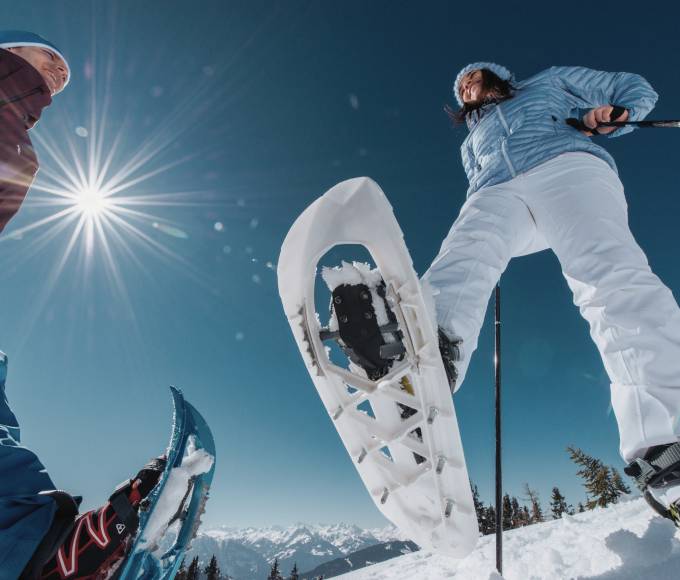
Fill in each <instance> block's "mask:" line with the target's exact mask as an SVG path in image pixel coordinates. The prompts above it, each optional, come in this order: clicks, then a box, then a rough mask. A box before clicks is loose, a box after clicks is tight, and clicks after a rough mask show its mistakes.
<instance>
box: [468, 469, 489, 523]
mask: <svg viewBox="0 0 680 580" xmlns="http://www.w3.org/2000/svg"><path fill="white" fill-rule="evenodd" d="M470 487H471V489H472V503H473V504H474V506H475V513H476V514H477V525H478V526H479V531H480V532H482V534H484V533H485V532H484V529H485V527H486V522H485V519H486V509H485V507H484V504H483V503H482V500H481V499H479V488H478V487H477V486H476V485H474V484H473V483H472V482H470Z"/></svg>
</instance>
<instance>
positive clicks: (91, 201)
mask: <svg viewBox="0 0 680 580" xmlns="http://www.w3.org/2000/svg"><path fill="white" fill-rule="evenodd" d="M73 204H74V206H75V208H76V210H77V211H79V212H80V213H81V214H82V215H84V216H85V217H87V218H97V217H100V216H102V215H103V214H105V213H107V212H108V211H110V210H111V209H112V208H113V205H114V203H113V199H111V198H110V197H109V196H108V192H107V191H106V190H105V189H100V188H98V187H95V186H89V185H86V186H84V187H82V188H79V189H78V190H77V191H75V192H74V195H73Z"/></svg>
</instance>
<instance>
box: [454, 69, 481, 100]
mask: <svg viewBox="0 0 680 580" xmlns="http://www.w3.org/2000/svg"><path fill="white" fill-rule="evenodd" d="M482 80H483V79H482V71H481V70H473V71H470V72H469V73H467V74H466V75H465V76H464V77H463V78H462V80H461V81H460V87H459V90H460V98H461V99H462V101H463V102H464V103H474V102H476V101H480V100H481V99H482V96H483V95H482Z"/></svg>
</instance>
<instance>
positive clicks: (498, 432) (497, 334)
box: [494, 283, 503, 574]
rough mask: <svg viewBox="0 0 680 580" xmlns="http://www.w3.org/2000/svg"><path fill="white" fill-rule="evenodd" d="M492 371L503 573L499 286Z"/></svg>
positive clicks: (498, 531) (498, 548)
mask: <svg viewBox="0 0 680 580" xmlns="http://www.w3.org/2000/svg"><path fill="white" fill-rule="evenodd" d="M494 328H495V340H496V348H495V354H494V372H495V379H496V569H497V570H498V573H499V574H503V464H502V463H503V462H502V456H501V451H502V448H501V286H500V283H499V284H496V291H495V324H494Z"/></svg>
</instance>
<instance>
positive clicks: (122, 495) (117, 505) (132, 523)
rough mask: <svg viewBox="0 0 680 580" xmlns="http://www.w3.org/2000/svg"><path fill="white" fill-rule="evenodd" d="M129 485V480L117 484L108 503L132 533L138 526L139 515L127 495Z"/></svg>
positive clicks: (130, 483)
mask: <svg viewBox="0 0 680 580" xmlns="http://www.w3.org/2000/svg"><path fill="white" fill-rule="evenodd" d="M131 486H132V482H131V481H130V482H125V483H123V484H121V485H119V486H118V488H117V489H116V491H114V492H113V494H112V495H111V497H110V498H109V503H110V504H111V507H112V508H113V511H114V512H116V515H117V516H118V518H119V519H120V520H121V521H122V522H123V524H125V527H126V528H127V530H128V532H129V533H131V534H134V533H135V532H136V531H137V528H139V515H137V509H136V508H135V507H133V505H132V503H130V498H129V497H128V493H129V491H130V487H131Z"/></svg>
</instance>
